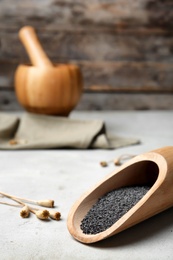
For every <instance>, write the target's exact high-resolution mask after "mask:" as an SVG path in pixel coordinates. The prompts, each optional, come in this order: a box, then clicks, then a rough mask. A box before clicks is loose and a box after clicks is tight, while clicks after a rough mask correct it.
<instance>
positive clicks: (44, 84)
mask: <svg viewBox="0 0 173 260" xmlns="http://www.w3.org/2000/svg"><path fill="white" fill-rule="evenodd" d="M19 37H20V39H21V41H22V43H23V45H24V47H25V48H26V50H27V53H28V55H29V57H30V60H31V63H32V65H19V66H18V68H17V70H16V72H15V78H14V81H15V91H16V95H17V98H18V101H19V103H20V104H21V105H22V106H23V107H24V108H25V109H26V110H28V111H29V112H33V113H39V114H49V115H60V116H68V114H69V113H70V112H71V111H72V110H73V109H74V108H75V106H76V105H77V104H78V102H79V100H80V97H81V94H82V87H83V86H82V74H81V71H80V69H79V67H78V66H76V65H73V64H53V63H52V62H51V61H50V60H49V58H48V57H47V55H46V53H45V52H44V50H43V48H42V46H41V44H40V42H39V40H38V38H37V35H36V33H35V30H34V28H32V27H30V26H25V27H23V28H22V29H21V30H20V31H19Z"/></svg>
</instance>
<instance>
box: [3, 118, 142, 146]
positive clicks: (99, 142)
mask: <svg viewBox="0 0 173 260" xmlns="http://www.w3.org/2000/svg"><path fill="white" fill-rule="evenodd" d="M136 143H139V140H137V139H134V138H122V137H117V136H115V137H109V136H108V135H107V134H106V127H105V124H104V122H103V121H99V120H92V121H89V120H88V121H87V120H75V119H71V118H65V117H55V116H45V115H36V114H31V113H24V114H22V116H21V117H20V116H16V115H14V114H6V113H0V149H14V150H16V149H46V148H78V149H88V148H100V149H110V148H118V147H122V146H127V145H132V144H136Z"/></svg>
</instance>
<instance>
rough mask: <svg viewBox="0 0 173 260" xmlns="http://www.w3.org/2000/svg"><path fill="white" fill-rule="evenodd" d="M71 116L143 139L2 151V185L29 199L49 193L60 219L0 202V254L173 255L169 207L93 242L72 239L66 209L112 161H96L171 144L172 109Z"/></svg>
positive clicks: (15, 258) (14, 258) (73, 259)
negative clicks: (107, 145)
mask: <svg viewBox="0 0 173 260" xmlns="http://www.w3.org/2000/svg"><path fill="white" fill-rule="evenodd" d="M71 117H72V118H82V119H84V118H86V119H103V120H104V121H105V122H106V126H107V129H108V131H109V132H111V133H114V134H117V135H119V136H122V137H123V136H124V137H135V138H139V139H140V140H141V144H139V145H134V146H129V147H124V148H119V149H117V150H85V151H82V150H63V149H62V150H38V151H0V189H1V190H2V191H4V192H8V193H12V194H15V195H20V196H23V197H29V198H33V199H41V198H52V199H54V200H55V204H56V209H57V210H59V211H60V212H61V213H62V220H61V221H59V222H56V221H48V222H44V221H39V220H37V219H36V217H35V216H34V215H33V216H32V217H30V218H28V219H22V218H21V217H20V216H19V209H18V208H13V207H8V206H4V205H0V259H1V260H4V259H5V260H20V259H25V260H31V259H34V260H35V259H36V260H37V259H40V260H41V259H42V260H44V259H50V260H54V259H65V260H66V259H67V260H68V259H70V260H81V259H92V260H94V259H98V260H101V259H104V260H107V259H133V260H139V259H145V260H146V259H147V260H148V259H152V260H153V259H157V260H159V259H161V260H164V259H173V208H171V209H169V210H167V211H165V212H163V213H161V214H159V215H157V216H155V217H153V218H151V219H149V220H147V221H145V222H143V223H140V224H138V225H136V226H135V227H132V228H130V229H128V230H126V231H124V232H122V233H120V234H118V235H116V236H114V237H111V238H109V239H107V240H104V241H101V242H99V243H96V244H93V245H84V244H81V243H79V242H77V241H75V240H74V239H73V238H72V237H71V235H70V234H69V232H68V230H67V227H66V220H67V215H68V212H69V210H70V208H71V206H72V205H73V203H74V202H75V201H76V199H78V198H79V197H80V196H81V194H82V193H83V192H85V191H86V190H88V189H89V188H90V187H91V186H93V185H94V184H95V183H96V182H98V181H99V180H101V179H102V178H103V177H104V176H105V175H106V174H108V173H111V172H112V171H113V170H114V169H115V166H114V165H113V164H111V165H110V166H109V167H107V168H102V167H100V165H99V162H100V161H101V160H111V159H113V158H115V157H117V156H119V155H121V154H124V153H132V154H140V153H144V152H147V151H150V150H153V149H156V148H159V147H162V146H167V145H173V111H141V112H139V111H138V112H135V111H134V112H132V111H127V112H125V111H120V112H118V111H115V112H114V111H112V112H94V111H93V112H73V113H72V114H71Z"/></svg>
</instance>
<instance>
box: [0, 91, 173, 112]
mask: <svg viewBox="0 0 173 260" xmlns="http://www.w3.org/2000/svg"><path fill="white" fill-rule="evenodd" d="M75 109H76V110H89V111H92V110H93V111H94V110H126V109H127V110H167V109H171V110H173V94H157V93H155V94H154V93H152V94H151V93H150V94H145V93H134V94H130V93H115V94H112V93H93V92H89V93H88V92H84V93H83V95H82V97H81V100H80V101H79V104H78V105H77V107H76V108H75ZM0 111H24V110H23V108H22V107H21V106H20V104H19V103H18V102H17V98H16V95H15V92H14V91H13V89H11V90H6V89H3V90H1V91H0Z"/></svg>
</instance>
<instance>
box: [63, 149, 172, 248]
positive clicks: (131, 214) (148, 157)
mask: <svg viewBox="0 0 173 260" xmlns="http://www.w3.org/2000/svg"><path fill="white" fill-rule="evenodd" d="M135 185H149V186H150V187H151V188H150V189H149V191H148V192H147V193H146V194H145V195H144V197H143V198H142V199H140V200H139V201H138V202H137V204H136V205H134V206H133V207H132V208H131V209H130V210H129V211H128V212H127V213H125V214H124V215H123V216H122V217H121V218H120V219H119V220H118V221H117V222H115V223H114V224H113V225H112V226H111V227H110V228H108V229H106V230H105V231H103V232H100V233H97V234H84V233H83V232H82V230H81V228H80V224H81V221H82V220H83V218H84V217H85V216H86V214H87V212H88V211H89V210H90V209H91V208H92V206H93V205H94V204H95V203H96V202H97V201H98V199H99V198H101V197H102V196H104V195H105V194H106V193H107V192H109V191H112V190H115V189H118V188H121V187H127V186H135ZM172 206H173V147H163V148H160V149H157V150H154V151H151V152H148V153H145V154H141V155H138V156H136V157H135V158H133V159H131V160H129V161H128V162H126V163H125V164H124V165H122V166H120V168H118V170H115V171H114V172H113V173H111V174H110V175H108V176H106V177H105V178H104V179H103V180H102V181H100V182H99V183H98V184H96V185H95V186H94V187H93V188H91V189H90V190H89V191H88V192H86V193H84V194H83V195H82V196H81V198H79V200H77V201H76V203H75V204H74V205H73V207H72V208H71V210H70V212H69V215H68V221H67V226H68V229H69V232H70V233H71V235H72V236H73V237H74V238H75V239H76V240H79V241H80V242H82V243H94V242H97V241H100V240H103V239H105V238H107V237H110V236H113V235H115V234H117V233H119V232H121V231H123V230H125V229H127V228H129V227H131V226H133V225H135V224H137V223H139V222H141V221H143V220H146V219H148V218H150V217H152V216H154V215H156V214H158V213H159V212H162V211H164V210H166V209H168V208H170V207H172Z"/></svg>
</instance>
